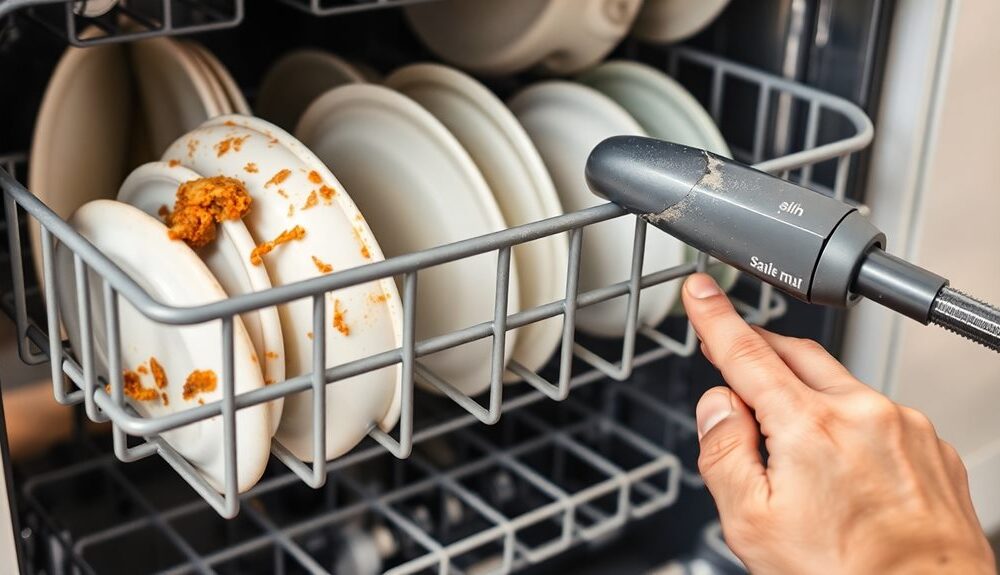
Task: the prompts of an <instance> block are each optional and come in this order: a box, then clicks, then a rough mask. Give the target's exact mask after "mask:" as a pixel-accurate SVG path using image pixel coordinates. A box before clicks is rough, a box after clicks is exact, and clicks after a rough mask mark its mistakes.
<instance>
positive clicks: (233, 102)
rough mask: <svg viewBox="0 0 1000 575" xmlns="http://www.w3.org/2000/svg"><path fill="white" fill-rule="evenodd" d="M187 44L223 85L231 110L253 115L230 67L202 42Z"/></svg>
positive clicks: (235, 112)
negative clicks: (230, 71)
mask: <svg viewBox="0 0 1000 575" xmlns="http://www.w3.org/2000/svg"><path fill="white" fill-rule="evenodd" d="M187 46H188V49H189V50H191V52H192V53H193V54H194V55H195V57H196V58H199V59H200V60H201V61H202V63H204V64H205V66H207V67H208V70H209V71H210V72H211V73H212V76H213V77H214V78H215V80H216V81H217V82H218V83H219V85H221V86H222V91H223V93H224V94H225V95H226V99H227V101H228V103H229V106H228V109H229V111H230V112H231V113H233V114H242V115H244V116H249V115H251V114H252V112H251V111H250V104H248V103H247V99H246V97H245V96H244V95H243V90H240V86H239V84H237V83H236V80H234V79H233V75H232V74H230V73H229V69H228V68H226V66H225V65H224V64H223V63H222V62H221V61H219V59H218V58H216V57H215V54H213V53H212V52H211V51H210V50H209V49H208V48H206V47H204V46H202V45H201V44H199V43H197V42H188V44H187Z"/></svg>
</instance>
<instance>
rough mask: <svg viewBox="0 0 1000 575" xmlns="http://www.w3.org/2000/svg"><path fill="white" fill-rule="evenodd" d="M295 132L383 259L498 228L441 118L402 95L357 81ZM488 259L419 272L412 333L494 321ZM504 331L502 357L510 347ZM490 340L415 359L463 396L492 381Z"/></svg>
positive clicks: (512, 297)
mask: <svg viewBox="0 0 1000 575" xmlns="http://www.w3.org/2000/svg"><path fill="white" fill-rule="evenodd" d="M296 133H297V134H298V135H299V138H300V139H301V140H302V141H303V143H305V144H306V145H307V146H309V147H310V148H311V149H312V150H313V151H315V152H316V155H317V156H319V157H320V158H322V159H323V161H324V162H326V164H327V165H328V166H334V167H335V168H336V169H337V173H338V174H340V177H341V178H342V179H343V181H344V183H345V185H347V186H348V188H350V189H351V190H352V193H353V194H354V197H355V198H357V202H358V205H359V206H361V209H362V211H363V212H364V214H365V217H367V218H368V221H369V222H370V223H371V226H372V229H375V230H377V233H378V236H379V238H380V240H381V242H382V245H383V247H384V248H385V251H386V253H387V254H389V255H390V256H395V255H401V254H405V253H409V252H414V251H417V250H422V249H426V248H430V247H434V246H439V245H442V244H447V243H450V242H455V241H458V240H464V239H468V238H471V237H474V236H479V235H482V234H486V233H490V232H495V231H499V230H502V229H504V228H505V227H506V224H505V223H504V220H503V216H502V215H501V214H500V208H499V207H497V204H496V200H494V199H493V195H492V194H491V193H490V189H489V186H487V185H486V182H485V181H484V180H483V176H482V174H481V173H480V172H479V170H478V169H477V168H476V165H475V164H474V163H473V162H472V159H471V158H469V154H468V153H467V152H466V151H465V150H464V149H463V148H462V145H461V144H459V143H458V141H456V140H455V137H454V136H452V135H451V133H450V132H448V129H447V128H445V127H444V126H443V125H441V122H439V121H437V120H436V119H434V116H432V115H431V114H430V112H428V111H427V110H425V109H423V108H421V107H420V105H419V104H417V103H416V102H414V101H413V100H410V99H409V98H407V97H406V96H403V95H402V94H399V93H397V92H394V91H392V90H390V89H388V88H384V87H382V86H376V85H373V84H356V85H350V86H341V87H340V88H336V89H334V90H331V91H329V92H327V93H326V94H324V95H323V96H321V97H320V98H319V99H318V100H316V101H315V102H313V104H312V105H311V106H309V109H308V110H306V112H305V114H303V115H302V119H301V120H300V121H299V126H298V128H297V129H296ZM495 277H496V257H495V256H494V255H493V254H492V253H487V254H482V255H479V256H476V257H473V258H468V259H463V260H459V261H456V262H452V263H449V264H445V265H442V266H436V267H433V268H430V269H428V270H427V271H424V272H422V273H421V274H420V275H419V279H418V285H419V287H418V290H417V310H416V313H417V328H416V332H417V333H416V337H417V339H418V340H419V339H424V338H427V337H432V336H436V335H442V334H445V333H450V332H453V331H455V330H457V329H461V328H465V327H469V326H471V325H474V324H477V323H480V322H483V321H487V320H490V319H492V318H493V301H494V300H493V291H494V290H493V286H494V285H495V282H494V281H493V278H495ZM508 303H509V306H508V309H509V310H510V311H514V310H517V309H519V296H518V283H517V268H516V265H512V266H511V283H510V292H509V296H508ZM516 335H517V334H514V333H510V332H509V333H508V334H507V345H506V348H505V350H504V351H505V353H504V364H505V365H506V362H507V360H508V359H509V358H510V354H511V352H512V350H513V349H514V346H515V345H516V344H517V342H516V339H517V337H516ZM490 354H491V342H490V339H488V338H487V339H481V340H478V341H475V342H472V343H468V344H465V345H463V346H460V347H458V348H454V349H450V350H446V351H442V352H439V353H436V354H433V355H430V356H424V357H422V358H421V362H423V363H425V364H426V365H428V366H429V367H430V368H431V369H432V370H433V371H435V372H436V373H437V374H438V375H440V376H441V377H443V378H444V379H446V380H447V381H449V382H450V383H451V384H452V385H453V386H455V387H456V388H458V389H460V390H461V391H463V392H464V393H466V394H469V395H473V394H476V393H479V392H481V391H483V390H485V389H486V388H487V387H488V386H489V379H490Z"/></svg>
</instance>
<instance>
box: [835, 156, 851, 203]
mask: <svg viewBox="0 0 1000 575" xmlns="http://www.w3.org/2000/svg"><path fill="white" fill-rule="evenodd" d="M850 170H851V155H850V154H844V155H843V156H840V157H839V158H837V173H836V176H835V179H834V182H833V197H834V198H836V199H838V200H840V201H844V197H845V195H846V193H847V175H848V173H850Z"/></svg>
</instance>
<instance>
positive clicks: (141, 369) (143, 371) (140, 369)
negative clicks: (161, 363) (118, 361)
mask: <svg viewBox="0 0 1000 575" xmlns="http://www.w3.org/2000/svg"><path fill="white" fill-rule="evenodd" d="M135 370H136V371H138V372H139V373H141V374H142V375H146V374H147V373H149V370H148V369H146V364H144V363H140V364H139V367H137V368H135Z"/></svg>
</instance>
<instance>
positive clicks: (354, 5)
mask: <svg viewBox="0 0 1000 575" xmlns="http://www.w3.org/2000/svg"><path fill="white" fill-rule="evenodd" d="M280 1H281V3H282V4H288V5H289V6H293V7H295V8H297V9H299V10H302V11H303V12H306V13H308V14H312V15H313V16H336V15H338V14H350V13H352V12H364V11H367V10H375V9H380V8H391V7H398V6H406V5H410V4H422V3H424V2H431V1H433V0H280Z"/></svg>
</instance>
